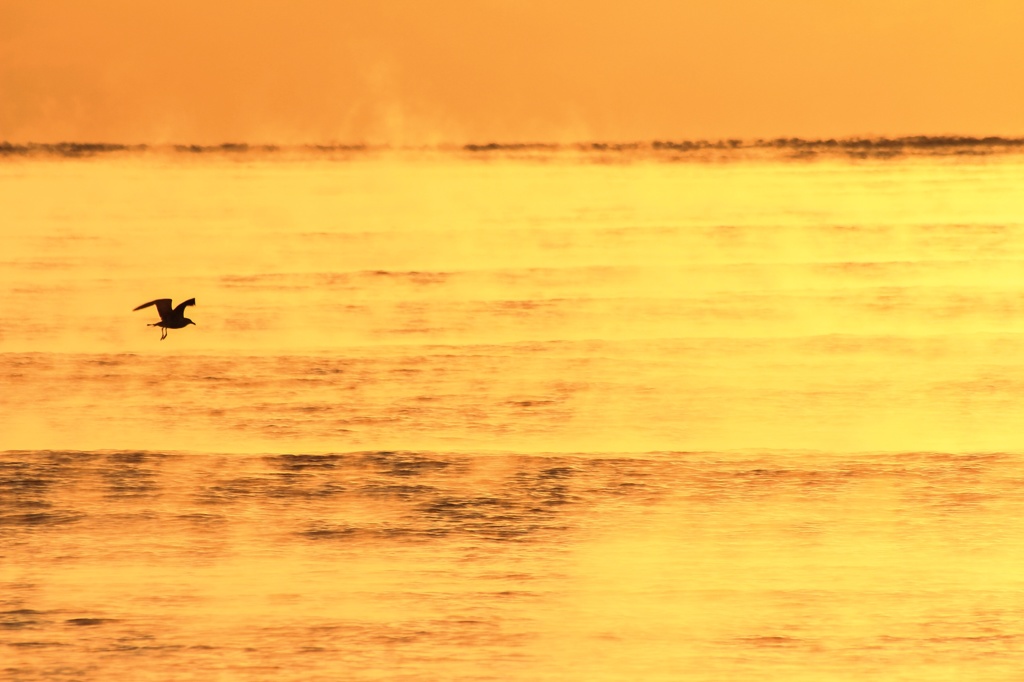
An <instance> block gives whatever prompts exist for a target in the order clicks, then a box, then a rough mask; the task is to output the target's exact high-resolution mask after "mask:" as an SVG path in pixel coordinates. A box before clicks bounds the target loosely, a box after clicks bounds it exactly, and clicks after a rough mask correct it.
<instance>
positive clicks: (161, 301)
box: [135, 298, 196, 341]
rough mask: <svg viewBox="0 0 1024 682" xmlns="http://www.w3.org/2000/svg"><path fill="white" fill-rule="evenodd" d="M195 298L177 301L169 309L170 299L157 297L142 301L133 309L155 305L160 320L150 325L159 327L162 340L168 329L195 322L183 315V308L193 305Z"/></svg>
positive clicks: (165, 336) (179, 327)
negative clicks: (172, 307)
mask: <svg viewBox="0 0 1024 682" xmlns="http://www.w3.org/2000/svg"><path fill="white" fill-rule="evenodd" d="M195 304H196V299H194V298H190V299H188V300H187V301H183V302H182V303H179V304H178V305H177V306H176V307H175V308H174V309H173V310H172V309H171V299H169V298H158V299H156V300H155V301H150V302H149V303H143V304H142V305H140V306H139V307H138V308H135V310H142V309H143V308H148V307H149V306H151V305H155V306H156V311H157V312H158V313H160V321H159V322H154V323H153V324H151V325H148V326H150V327H160V328H161V329H160V340H161V341H163V340H164V339H166V338H167V330H168V329H181V328H182V327H187V326H188V325H190V324H195V322H193V321H192V320H190V319H188V318H187V317H185V308H186V307H188V306H190V305H195Z"/></svg>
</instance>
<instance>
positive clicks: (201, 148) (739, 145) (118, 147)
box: [0, 135, 1024, 157]
mask: <svg viewBox="0 0 1024 682" xmlns="http://www.w3.org/2000/svg"><path fill="white" fill-rule="evenodd" d="M986 147H997V148H998V147H1003V148H1010V149H1014V148H1022V149H1024V136H1020V137H1018V136H1001V135H987V136H972V135H903V136H884V135H880V136H848V137H829V138H802V137H775V138H763V137H754V138H739V137H730V138H694V139H679V140H660V139H655V140H648V141H631V142H611V141H589V142H588V141H577V142H538V141H534V142H499V141H491V142H485V143H474V142H469V143H464V144H459V143H437V144H420V145H409V144H404V145H396V144H389V143H312V142H308V143H289V144H274V143H248V142H222V143H220V144H182V143H117V142H75V141H61V142H9V141H0V157H5V156H20V155H30V154H53V155H59V156H92V155H96V154H104V153H112V152H141V151H171V152H177V153H192V154H202V153H248V152H257V153H259V152H263V153H274V152H284V151H306V152H352V153H356V152H386V151H439V152H471V153H472V152H564V151H576V152H636V151H649V152H677V153H678V152H682V153H686V152H701V151H726V152H728V151H742V150H773V149H775V150H791V151H796V152H806V153H809V154H813V153H817V152H828V151H834V152H840V153H867V154H870V155H898V154H900V153H901V152H902V151H904V150H908V149H909V150H911V151H925V150H942V149H948V148H970V149H978V148H982V149H983V148H986ZM1004 151H1005V150H1004ZM979 153H984V152H983V151H980V152H979Z"/></svg>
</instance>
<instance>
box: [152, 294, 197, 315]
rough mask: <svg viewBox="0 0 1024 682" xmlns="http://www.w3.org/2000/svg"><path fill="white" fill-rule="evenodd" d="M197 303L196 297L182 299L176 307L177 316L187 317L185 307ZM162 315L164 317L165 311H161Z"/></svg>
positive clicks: (169, 304) (168, 304) (168, 305)
mask: <svg viewBox="0 0 1024 682" xmlns="http://www.w3.org/2000/svg"><path fill="white" fill-rule="evenodd" d="M195 304H196V299H194V298H190V299H188V300H187V301H182V302H181V303H179V304H178V305H176V306H175V307H174V315H175V316H176V317H185V308H187V307H189V306H190V305H195ZM167 307H168V308H170V307H171V302H170V301H167ZM160 316H161V317H163V313H160Z"/></svg>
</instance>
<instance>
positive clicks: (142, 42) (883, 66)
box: [0, 0, 1024, 144]
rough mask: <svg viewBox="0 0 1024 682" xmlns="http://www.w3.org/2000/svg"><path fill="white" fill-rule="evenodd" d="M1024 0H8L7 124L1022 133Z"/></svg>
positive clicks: (415, 139)
mask: <svg viewBox="0 0 1024 682" xmlns="http://www.w3.org/2000/svg"><path fill="white" fill-rule="evenodd" d="M1022 36H1024V2H1021V1H1020V0H976V1H975V2H964V1H963V0H857V2H849V1H846V2H829V1H827V0H776V1H774V2H770V1H768V0H714V1H711V0H701V1H700V2H691V1H688V0H630V1H625V0H616V1H614V2H612V1H605V0H288V1H287V2H285V1H283V0H281V1H274V2H268V1H264V0H174V2H150V1H148V0H146V1H141V2H140V1H139V0H89V1H88V2H83V1H82V0H0V140H7V141H10V142H28V141H35V142H56V141H61V140H77V141H104V142H128V143H136V142H149V143H160V142H187V143H201V144H211V143H219V142H224V141H247V142H281V143H290V142H375V143H377V142H390V143H395V144H419V143H436V142H459V143H461V142H488V141H505V142H513V141H527V140H544V141H574V140H598V139H599V140H614V141H632V140H651V139H684V138H720V137H747V138H749V137H774V136H779V135H785V136H791V135H795V136H802V137H820V136H846V135H866V134H882V135H901V134H966V135H987V134H996V135H1024V87H1021V86H1022V84H1024V48H1022V47H1021V45H1022V42H1021V41H1022V40H1024V38H1022Z"/></svg>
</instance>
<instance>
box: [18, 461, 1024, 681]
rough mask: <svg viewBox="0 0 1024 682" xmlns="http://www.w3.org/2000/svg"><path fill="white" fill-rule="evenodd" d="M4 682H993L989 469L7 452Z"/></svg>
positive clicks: (997, 535)
mask: <svg viewBox="0 0 1024 682" xmlns="http://www.w3.org/2000/svg"><path fill="white" fill-rule="evenodd" d="M0 466H2V474H3V479H2V480H3V497H2V500H3V502H2V505H0V538H2V541H3V547H4V561H3V564H2V566H3V567H2V569H0V584H2V590H0V595H2V596H0V642H2V644H3V645H4V646H5V648H6V650H7V651H8V652H9V654H7V655H6V656H5V662H4V669H5V671H6V673H7V674H8V675H10V676H11V678H12V679H24V680H42V679H81V678H83V677H90V678H95V679H109V678H113V677H118V678H124V679H127V678H133V679H138V678H139V672H140V671H143V672H142V675H141V676H142V677H146V678H152V679H168V678H169V679H184V678H187V677H188V676H189V675H190V674H192V672H190V671H194V670H202V671H203V674H204V676H217V675H224V676H227V677H261V676H264V675H268V676H273V677H274V678H276V679H294V680H304V679H329V678H332V677H334V678H335V679H337V678H339V677H343V678H347V679H373V678H376V677H381V676H383V677H387V678H395V677H409V678H410V679H436V678H437V677H439V676H441V677H444V678H447V679H563V678H574V679H624V678H636V679H640V678H650V679H679V678H680V677H682V678H686V679H701V680H713V679H721V678H722V676H728V677H731V678H733V679H757V678H758V675H761V674H764V672H765V671H768V670H770V671H772V674H773V675H776V676H779V677H786V678H787V679H808V680H810V679H822V677H824V678H827V679H864V678H866V677H870V676H871V675H874V674H881V673H882V671H885V673H884V675H885V676H886V677H888V678H892V679H900V678H902V677H904V676H905V677H907V678H908V679H909V678H911V677H916V678H917V679H942V678H943V676H947V677H948V676H949V675H952V679H955V678H956V676H957V675H958V674H959V673H957V671H971V676H972V677H975V678H976V679H1007V680H1008V679H1012V676H1013V675H1014V674H1016V672H1017V671H1018V670H1019V668H1018V665H1017V664H1018V663H1019V658H1018V654H1019V650H1020V649H1019V647H1020V644H1021V641H1022V639H1024V626H1022V625H1021V623H1024V620H1022V619H1021V609H1022V608H1024V600H1022V598H1021V596H1020V594H1021V588H1022V587H1024V577H1022V576H1021V574H1020V572H1019V570H1018V567H1019V565H1020V562H1021V560H1022V559H1024V550H1021V549H1020V547H1019V543H1016V542H1015V540H1014V538H1016V537H1017V536H1018V535H1019V534H1020V533H1021V532H1022V531H1024V528H1022V527H1021V526H1022V523H1024V522H1021V521H1019V520H1015V519H1021V518H1024V509H1022V506H1024V503H1022V501H1021V499H1020V496H1019V495H1018V494H1017V493H1018V492H1019V489H1020V487H1021V484H1022V482H1024V472H1022V471H1021V469H1020V466H1019V463H1018V462H1017V461H1016V458H1014V457H1010V456H1006V455H978V456H950V455H940V454H918V455H900V456H892V455H887V456H883V455H874V456H861V457H849V458H843V459H839V460H832V461H829V462H828V463H827V464H823V463H822V458H821V455H820V453H763V454H761V455H759V456H754V455H749V456H745V457H739V458H737V457H736V456H731V457H729V456H722V455H718V454H715V453H661V454H658V455H650V456H646V457H644V456H636V455H633V456H624V457H605V458H592V457H584V456H557V457H555V456H532V457H527V456H515V455H504V456H499V455H493V454H492V455H484V456H472V455H448V454H443V453H435V452H418V453H414V452H361V453H346V454H337V455H323V456H314V455H276V456H263V457H259V456H238V455H231V456H216V455H189V454H167V455H165V454H158V453H146V452H114V453H81V452H34V453H29V452H8V453H6V454H4V455H3V456H2V457H0Z"/></svg>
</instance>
